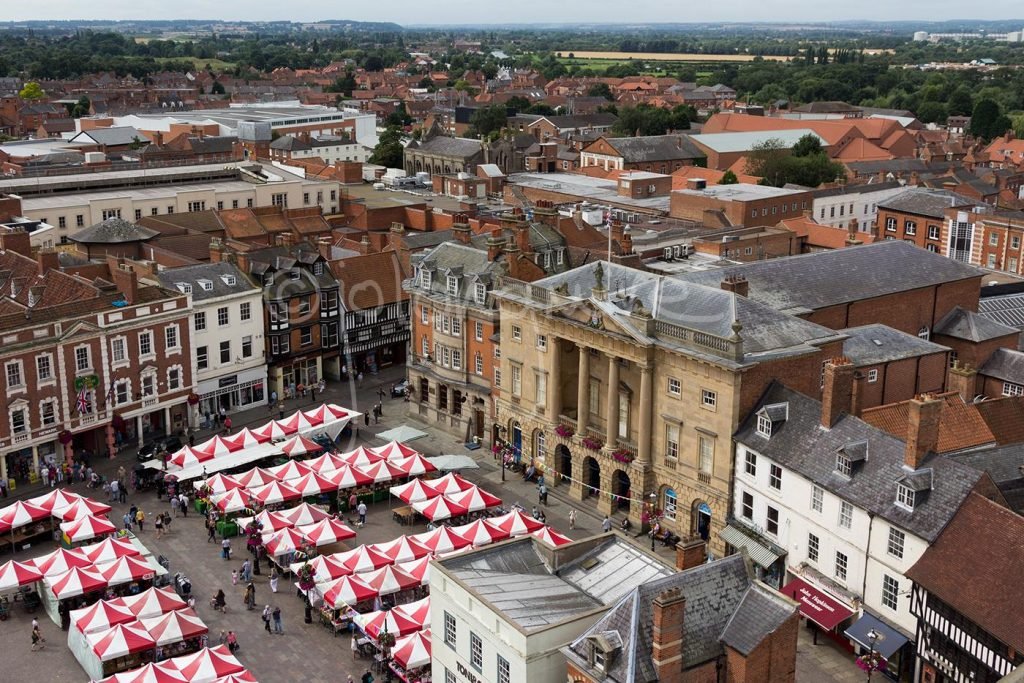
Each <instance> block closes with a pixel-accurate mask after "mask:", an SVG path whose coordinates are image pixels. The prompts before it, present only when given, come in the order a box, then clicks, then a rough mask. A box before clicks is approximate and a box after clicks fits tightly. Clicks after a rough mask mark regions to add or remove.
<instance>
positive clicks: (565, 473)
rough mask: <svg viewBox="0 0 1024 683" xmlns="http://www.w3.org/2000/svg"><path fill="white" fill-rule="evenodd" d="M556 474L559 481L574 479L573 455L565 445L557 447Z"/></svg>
mask: <svg viewBox="0 0 1024 683" xmlns="http://www.w3.org/2000/svg"><path fill="white" fill-rule="evenodd" d="M555 472H556V473H557V474H558V475H559V477H558V479H559V481H561V480H562V479H566V480H568V479H572V453H571V452H570V451H569V447H568V446H566V445H565V444H558V445H557V446H555Z"/></svg>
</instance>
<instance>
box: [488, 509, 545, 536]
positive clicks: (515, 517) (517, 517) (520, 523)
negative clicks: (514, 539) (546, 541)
mask: <svg viewBox="0 0 1024 683" xmlns="http://www.w3.org/2000/svg"><path fill="white" fill-rule="evenodd" d="M489 521H490V523H491V524H493V525H494V526H496V527H497V528H499V529H501V530H502V531H507V532H508V533H509V535H511V536H525V535H526V534H532V533H533V532H534V531H537V530H539V529H543V528H544V524H543V523H541V522H538V521H537V520H535V519H534V518H533V517H530V516H528V515H524V514H523V513H522V512H520V511H519V510H513V511H512V512H508V513H505V514H504V515H499V516H497V517H491V519H490V520H489Z"/></svg>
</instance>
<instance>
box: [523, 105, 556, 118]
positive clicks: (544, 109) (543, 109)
mask: <svg viewBox="0 0 1024 683" xmlns="http://www.w3.org/2000/svg"><path fill="white" fill-rule="evenodd" d="M526 113H527V114H540V115H541V116H551V115H552V114H554V113H555V108H554V107H552V106H551V105H550V104H544V103H543V102H538V103H537V104H531V105H530V106H529V107H527V108H526Z"/></svg>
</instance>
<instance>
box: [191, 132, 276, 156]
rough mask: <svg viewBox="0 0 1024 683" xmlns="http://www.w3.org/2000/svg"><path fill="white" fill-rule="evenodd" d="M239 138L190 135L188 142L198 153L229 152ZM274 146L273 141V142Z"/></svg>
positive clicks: (232, 136)
mask: <svg viewBox="0 0 1024 683" xmlns="http://www.w3.org/2000/svg"><path fill="white" fill-rule="evenodd" d="M236 142H238V138H237V137H236V136H234V135H205V136H203V137H201V138H199V137H190V138H189V139H188V144H189V146H190V147H192V151H193V152H194V153H196V154H227V153H228V152H230V151H231V150H232V149H234V145H235V143H236ZM271 147H273V143H271Z"/></svg>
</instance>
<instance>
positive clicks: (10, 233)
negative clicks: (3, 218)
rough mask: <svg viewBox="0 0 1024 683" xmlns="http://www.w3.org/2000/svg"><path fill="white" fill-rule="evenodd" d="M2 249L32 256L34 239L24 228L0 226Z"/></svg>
mask: <svg viewBox="0 0 1024 683" xmlns="http://www.w3.org/2000/svg"><path fill="white" fill-rule="evenodd" d="M0 251H13V252H15V253H17V254H21V255H22V256H27V257H28V258H32V240H31V238H30V237H29V234H28V232H27V231H26V230H25V229H24V228H20V227H17V226H13V227H0Z"/></svg>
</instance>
